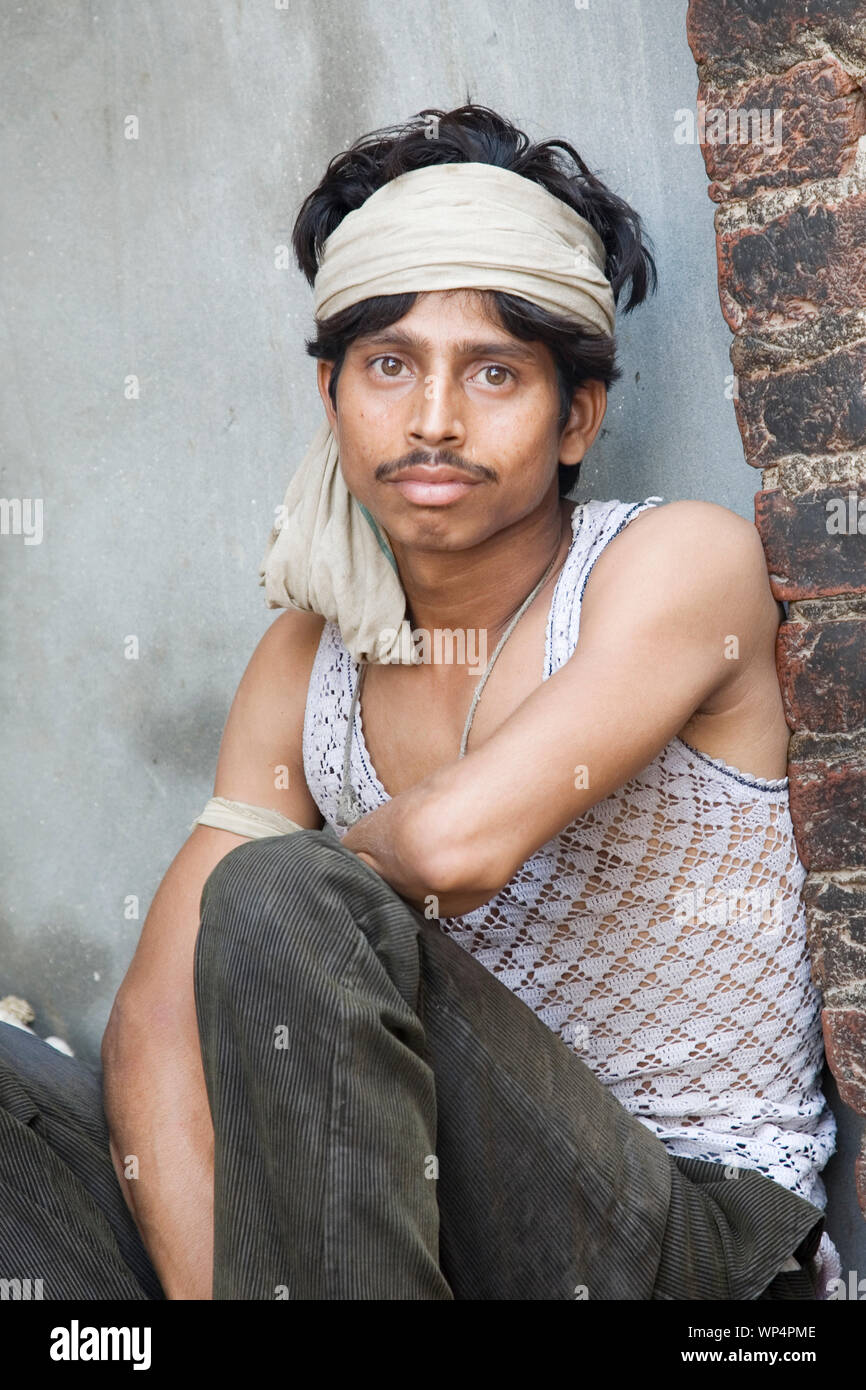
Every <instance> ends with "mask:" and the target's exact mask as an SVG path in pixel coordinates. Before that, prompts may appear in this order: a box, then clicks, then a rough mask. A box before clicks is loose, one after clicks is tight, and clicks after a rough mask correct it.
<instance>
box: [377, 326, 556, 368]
mask: <svg viewBox="0 0 866 1390" xmlns="http://www.w3.org/2000/svg"><path fill="white" fill-rule="evenodd" d="M355 341H356V342H357V343H358V344H359V345H363V346H364V347H365V348H366V347H404V348H410V349H411V348H414V349H416V350H417V351H418V352H429V351H430V347H431V344H430V342H429V340H428V339H427V338H420V337H418V336H417V335H416V334H414V333H407V332H406V330H405V329H403V328H385V329H383V330H382V331H381V332H380V333H363V334H361V335H360V336H359V337H358V338H356V339H355ZM454 347H455V349H456V351H457V354H458V356H460V357H511V358H514V359H515V360H519V361H523V362H536V361H537V360H538V356H537V354H536V353H535V352H533V350H532V348H531V347H530V345H529V344H528V343H527V344H526V345H525V346H522V345H521V344H520V343H518V342H508V341H504V340H496V341H490V342H484V343H482V342H472V341H470V340H469V339H468V338H467V339H464V340H463V341H462V342H459V343H455V344H454Z"/></svg>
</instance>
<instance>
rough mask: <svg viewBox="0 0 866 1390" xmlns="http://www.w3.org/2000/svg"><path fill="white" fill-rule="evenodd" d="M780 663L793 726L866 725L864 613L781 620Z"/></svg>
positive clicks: (828, 729) (821, 729) (830, 729)
mask: <svg viewBox="0 0 866 1390" xmlns="http://www.w3.org/2000/svg"><path fill="white" fill-rule="evenodd" d="M776 665H777V670H778V673H779V685H780V687H781V691H782V701H783V704H784V706H785V718H786V719H787V721H788V725H789V727H790V728H792V729H811V730H814V731H815V732H818V733H835V732H845V731H847V730H854V729H858V728H860V727H861V726H866V679H864V674H863V673H864V672H866V616H859V617H856V616H854V617H851V618H848V619H838V620H836V621H832V622H795V623H792V622H785V623H782V625H781V626H780V628H779V632H778V636H777V638H776Z"/></svg>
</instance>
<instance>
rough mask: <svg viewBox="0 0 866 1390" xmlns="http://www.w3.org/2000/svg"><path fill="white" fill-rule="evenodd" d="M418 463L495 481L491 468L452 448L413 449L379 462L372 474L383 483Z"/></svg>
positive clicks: (469, 476)
mask: <svg viewBox="0 0 866 1390" xmlns="http://www.w3.org/2000/svg"><path fill="white" fill-rule="evenodd" d="M419 464H421V465H428V466H429V467H430V468H453V469H455V471H457V472H460V473H465V474H466V476H467V477H468V478H474V479H476V480H478V481H481V480H482V479H484V480H487V481H493V482H495V481H496V474H495V473H494V471H493V469H492V468H488V467H487V465H486V464H483V463H470V462H469V460H468V459H464V458H461V457H460V455H459V454H456V453H454V451H453V450H452V449H437V450H436V451H435V452H434V453H432V454H431V453H428V452H427V450H425V449H413V450H412V451H411V452H410V453H408V454H404V455H403V457H402V458H399V459H396V460H395V461H394V462H392V463H380V464H379V466H378V468H377V469H376V472H375V475H374V476H375V478H376V481H377V482H379V483H384V482H387V481H388V479H389V478H391V477H393V476H394V474H395V473H402V472H403V471H404V470H405V469H406V468H415V467H417V466H418V465H419Z"/></svg>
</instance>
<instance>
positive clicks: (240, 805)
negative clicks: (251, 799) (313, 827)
mask: <svg viewBox="0 0 866 1390" xmlns="http://www.w3.org/2000/svg"><path fill="white" fill-rule="evenodd" d="M196 825H212V826H214V827H215V828H216V829H217V830H230V831H231V832H232V834H233V835H247V836H248V837H249V838H250V839H251V840H264V839H265V838H266V837H267V836H268V835H290V834H291V833H292V831H293V830H303V829H304V826H302V825H298V823H297V821H293V820H289V818H288V816H284V815H283V814H282V813H281V812H280V811H272V810H271V809H270V807H268V806H250V805H249V803H248V802H246V801H230V800H229V799H228V797H225V796H212V797H211V799H210V801H208V803H207V805H206V806H205V808H204V810H203V811H202V813H201V815H200V816H196V818H195V820H194V821H193V823H192V825H191V826H190V827H189V828H190V830H192V829H193V827H194V826H196Z"/></svg>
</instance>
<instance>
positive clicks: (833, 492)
mask: <svg viewBox="0 0 866 1390" xmlns="http://www.w3.org/2000/svg"><path fill="white" fill-rule="evenodd" d="M849 493H854V494H855V496H856V498H857V506H858V508H859V502H860V500H861V499H862V500H864V501H866V483H864V484H863V485H861V487H860V490H859V491H857V489H855V488H853V487H850V486H848V485H847V484H844V483H840V484H839V486H838V487H834V488H816V489H815V490H814V491H812V492H805V493H802V494H801V495H800V496H799V497H787V496H786V495H785V493H783V492H782V490H781V489H780V488H771V489H767V490H766V491H764V492H758V493H756V494H755V525H756V526H757V528H758V531H759V532H760V535H761V540H762V541H763V543H764V554H765V556H766V559H767V569H768V570H769V573H770V588H771V589H772V591H773V593H774V594H775V596H776V598H778V599H801V598H820V597H826V596H830V595H833V594H857V593H866V535H861V534H860V532H859V530H858V531H857V533H856V534H845V533H843V534H840V535H833V534H832V533H830V532H828V530H827V525H828V522H830V521H831V520H832V512H831V506H832V504H834V503H835V502H836V501H837V500H838V499H841V500H842V501H843V502H844V504H845V522H846V524H848V523H849V522H850V519H851V518H850V514H849V513H850V509H849V501H848V497H849ZM828 504H830V505H828ZM859 524H863V525H864V526H866V516H864V518H863V521H862V522H861V521H860V519H859V517H858V525H859Z"/></svg>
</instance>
